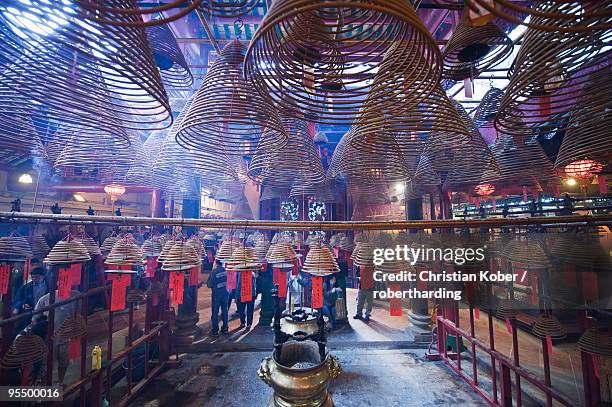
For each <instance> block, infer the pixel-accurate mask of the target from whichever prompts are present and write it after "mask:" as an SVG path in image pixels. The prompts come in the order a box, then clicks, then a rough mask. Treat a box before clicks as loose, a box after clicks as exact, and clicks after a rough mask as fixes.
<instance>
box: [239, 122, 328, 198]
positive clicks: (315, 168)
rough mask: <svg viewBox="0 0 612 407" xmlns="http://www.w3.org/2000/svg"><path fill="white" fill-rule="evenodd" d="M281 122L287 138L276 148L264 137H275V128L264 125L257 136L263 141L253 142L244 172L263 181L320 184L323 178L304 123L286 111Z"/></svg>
mask: <svg viewBox="0 0 612 407" xmlns="http://www.w3.org/2000/svg"><path fill="white" fill-rule="evenodd" d="M282 122H283V125H284V127H285V129H286V132H287V134H288V135H289V139H288V140H287V143H286V144H285V145H284V146H282V147H280V148H277V149H271V148H269V146H270V145H273V143H272V142H268V140H275V139H277V138H278V137H277V135H275V133H276V132H277V131H276V130H274V129H272V128H270V129H266V130H265V131H264V133H263V135H262V136H261V141H262V142H263V141H264V140H265V143H263V144H261V145H259V146H257V149H256V150H255V154H254V155H253V160H252V161H251V163H250V165H249V170H248V176H249V177H250V178H251V179H252V180H254V181H256V182H258V183H260V184H263V185H266V186H269V185H271V186H274V187H285V188H287V187H291V186H293V185H312V184H320V183H322V182H323V181H324V180H325V174H324V172H323V166H322V165H321V159H320V157H319V152H318V149H317V147H316V146H315V145H314V142H313V141H312V138H311V137H310V135H309V133H308V124H307V123H306V121H304V120H303V119H301V118H299V117H295V116H294V117H292V116H290V115H289V114H287V112H286V113H285V114H283V115H282Z"/></svg>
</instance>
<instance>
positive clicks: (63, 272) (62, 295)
mask: <svg viewBox="0 0 612 407" xmlns="http://www.w3.org/2000/svg"><path fill="white" fill-rule="evenodd" d="M71 289H72V272H71V269H69V268H63V269H59V272H58V275H57V298H58V299H60V300H65V299H66V298H70V291H71Z"/></svg>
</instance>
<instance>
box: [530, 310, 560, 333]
mask: <svg viewBox="0 0 612 407" xmlns="http://www.w3.org/2000/svg"><path fill="white" fill-rule="evenodd" d="M531 332H532V333H533V334H534V335H535V336H537V337H538V338H542V339H544V338H546V337H550V338H552V339H564V338H565V337H566V336H567V334H566V332H565V329H564V328H563V326H562V325H561V323H560V322H559V320H558V319H557V318H556V317H555V316H553V315H547V314H542V315H540V316H539V317H538V319H537V320H536V321H535V323H534V324H533V327H532V328H531Z"/></svg>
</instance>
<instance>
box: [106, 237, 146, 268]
mask: <svg viewBox="0 0 612 407" xmlns="http://www.w3.org/2000/svg"><path fill="white" fill-rule="evenodd" d="M141 263H142V251H141V250H140V247H138V245H137V244H136V242H135V241H134V240H133V239H131V238H127V237H125V238H121V239H119V240H117V242H115V244H114V245H113V248H112V249H111V251H110V253H109V254H108V256H106V260H105V261H104V264H108V265H114V266H136V265H139V264H141Z"/></svg>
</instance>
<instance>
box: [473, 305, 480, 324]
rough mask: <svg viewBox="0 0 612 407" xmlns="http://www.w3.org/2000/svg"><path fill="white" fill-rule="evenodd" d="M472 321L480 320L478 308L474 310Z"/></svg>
mask: <svg viewBox="0 0 612 407" xmlns="http://www.w3.org/2000/svg"><path fill="white" fill-rule="evenodd" d="M474 319H475V320H477V321H478V320H479V319H480V308H478V307H476V308H474Z"/></svg>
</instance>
